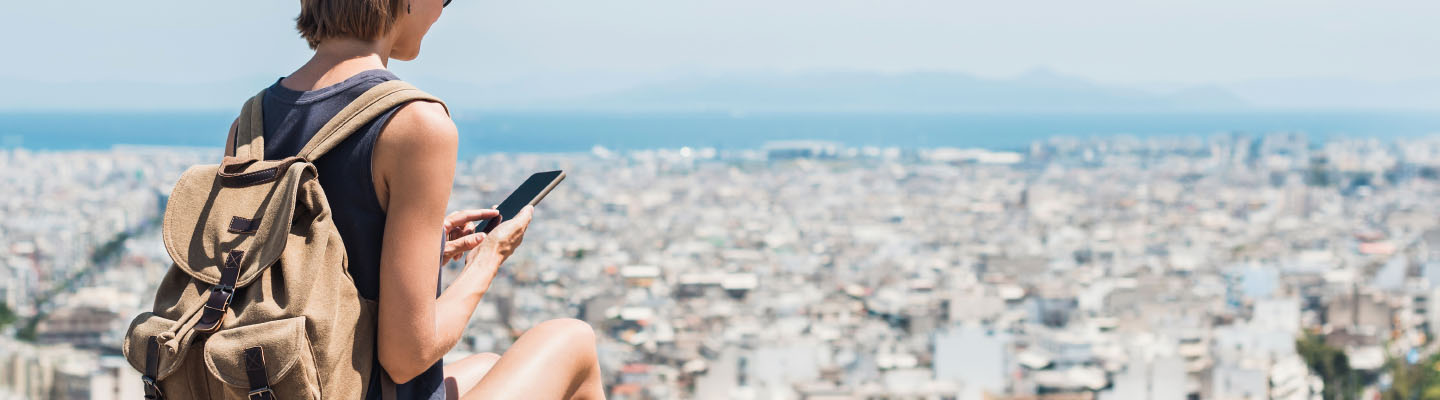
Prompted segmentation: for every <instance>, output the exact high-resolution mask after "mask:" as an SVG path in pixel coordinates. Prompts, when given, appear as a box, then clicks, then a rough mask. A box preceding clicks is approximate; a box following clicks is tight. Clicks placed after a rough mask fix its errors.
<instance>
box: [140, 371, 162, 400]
mask: <svg viewBox="0 0 1440 400" xmlns="http://www.w3.org/2000/svg"><path fill="white" fill-rule="evenodd" d="M140 380H141V381H143V382H145V398H146V399H163V398H165V393H163V392H161V391H160V385H159V384H157V383H155V378H151V377H149V376H141V377H140Z"/></svg>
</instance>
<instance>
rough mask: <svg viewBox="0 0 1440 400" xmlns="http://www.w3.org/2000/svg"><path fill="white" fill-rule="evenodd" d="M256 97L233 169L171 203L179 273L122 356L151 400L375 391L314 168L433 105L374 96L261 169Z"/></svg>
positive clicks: (386, 92) (366, 307) (195, 170)
mask: <svg viewBox="0 0 1440 400" xmlns="http://www.w3.org/2000/svg"><path fill="white" fill-rule="evenodd" d="M264 96H265V92H264V91H262V92H260V94H259V95H256V96H255V97H254V98H251V99H250V101H249V102H247V103H246V104H245V107H244V109H243V110H242V111H241V116H240V119H239V121H238V129H236V131H235V136H236V144H237V146H236V148H235V154H236V155H237V156H227V157H225V158H224V161H223V162H221V163H220V164H219V165H200V166H194V167H191V168H190V169H188V170H186V171H185V173H184V174H183V175H182V176H181V177H180V180H179V181H178V182H177V183H176V184H175V189H174V190H173V191H172V192H171V194H170V198H169V199H168V200H167V203H166V207H165V217H164V225H163V228H162V231H163V233H162V240H163V241H164V243H165V249H166V250H167V251H168V252H169V254H170V257H171V259H172V260H173V261H174V264H172V265H171V267H170V269H169V270H168V271H167V272H166V274H165V277H164V279H163V280H162V281H161V282H160V286H159V289H158V290H157V291H156V293H155V306H154V309H153V311H151V312H146V313H141V314H140V315H139V316H137V317H135V320H134V321H132V322H131V323H130V328H129V329H128V330H127V331H126V333H125V338H124V344H123V346H122V348H123V351H124V353H125V358H126V360H128V361H129V362H130V365H131V366H132V367H134V368H135V369H137V370H139V371H140V372H141V373H142V374H143V378H142V379H143V380H144V388H145V398H147V399H165V398H170V399H246V400H273V399H285V400H296V399H320V398H325V399H358V398H361V396H363V395H364V394H365V393H364V391H365V388H367V387H369V384H370V377H371V373H372V371H371V369H372V368H371V366H372V365H374V357H375V324H376V313H377V305H376V303H375V302H374V301H371V300H367V299H364V298H362V297H360V294H359V292H358V291H357V290H356V288H355V283H354V281H353V280H352V279H351V277H350V274H349V271H348V270H347V265H348V262H347V259H346V255H345V247H344V245H343V243H341V240H340V233H339V231H337V230H336V229H335V222H334V221H333V220H331V213H330V206H329V203H327V202H326V199H325V191H324V190H321V188H320V182H319V180H318V179H317V172H316V169H315V166H314V165H313V164H311V163H310V162H311V161H312V160H315V159H317V158H319V157H320V156H322V155H324V154H325V152H326V151H329V150H330V149H332V148H334V147H335V146H336V145H337V144H339V143H340V142H341V141H342V140H344V139H345V138H346V137H347V136H349V135H350V134H351V133H353V132H354V131H355V130H356V129H359V128H360V127H362V126H364V125H365V124H366V123H368V122H369V121H371V120H373V119H375V118H376V117H377V116H379V115H380V114H381V113H384V112H386V111H388V110H390V109H391V108H393V107H395V106H397V105H400V104H404V103H407V102H410V101H415V100H425V101H434V102H440V100H439V99H436V98H435V97H433V96H430V95H428V94H426V93H424V92H421V91H420V90H418V89H416V88H415V87H413V86H410V85H409V84H406V83H404V82H400V81H388V82H385V83H381V84H380V85H378V86H375V87H374V88H371V89H369V90H368V91H366V92H365V93H364V94H362V95H361V96H360V97H359V98H358V99H356V100H355V101H354V102H351V103H350V104H349V105H348V106H346V107H345V108H344V109H343V110H341V111H340V113H339V114H337V115H336V116H335V117H334V118H333V119H331V120H330V121H329V122H327V123H326V124H325V126H324V127H322V128H321V129H320V131H319V132H318V133H316V134H315V136H314V138H313V139H311V140H310V142H309V143H306V145H305V147H304V148H303V149H301V150H300V152H299V154H298V155H296V156H294V157H289V158H285V159H280V160H266V159H265V155H264V151H265V146H264V137H263V126H264V119H263V118H262V114H261V110H260V108H261V107H260V105H261V99H263V98H264ZM442 104H443V103H442ZM382 375H383V374H382Z"/></svg>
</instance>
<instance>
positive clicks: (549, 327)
mask: <svg viewBox="0 0 1440 400" xmlns="http://www.w3.org/2000/svg"><path fill="white" fill-rule="evenodd" d="M531 330H532V331H534V332H537V333H540V334H541V335H544V336H546V337H547V338H551V339H552V340H555V341H558V342H560V343H563V344H564V345H566V346H575V347H576V348H575V350H581V351H585V352H587V353H589V354H594V353H595V329H594V328H591V327H590V324H587V323H585V321H581V320H578V319H574V318H558V319H552V320H549V321H545V322H541V323H540V324H539V325H535V327H534V328H531Z"/></svg>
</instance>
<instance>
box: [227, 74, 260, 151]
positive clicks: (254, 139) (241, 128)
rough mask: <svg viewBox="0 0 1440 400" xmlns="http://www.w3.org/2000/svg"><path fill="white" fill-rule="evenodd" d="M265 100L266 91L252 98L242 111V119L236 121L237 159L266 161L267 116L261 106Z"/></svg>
mask: <svg viewBox="0 0 1440 400" xmlns="http://www.w3.org/2000/svg"><path fill="white" fill-rule="evenodd" d="M264 100H265V91H264V90H261V91H260V94H257V95H255V97H251V98H250V100H248V101H246V102H245V107H244V108H241V109H240V118H239V119H237V120H236V121H237V122H238V125H237V126H236V129H235V154H234V156H236V157H241V158H250V159H255V160H264V159H265V114H264V112H262V111H261V110H260V104H261V103H262V102H263V101H264Z"/></svg>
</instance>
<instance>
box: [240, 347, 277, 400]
mask: <svg viewBox="0 0 1440 400" xmlns="http://www.w3.org/2000/svg"><path fill="white" fill-rule="evenodd" d="M244 357H245V377H246V379H248V380H250V392H249V393H247V394H246V395H245V398H246V399H247V400H275V392H273V391H271V390H270V378H269V377H268V376H267V375H268V374H269V372H268V371H266V370H265V350H264V349H262V348H260V347H259V346H257V347H251V348H248V349H245V354H244Z"/></svg>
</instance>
